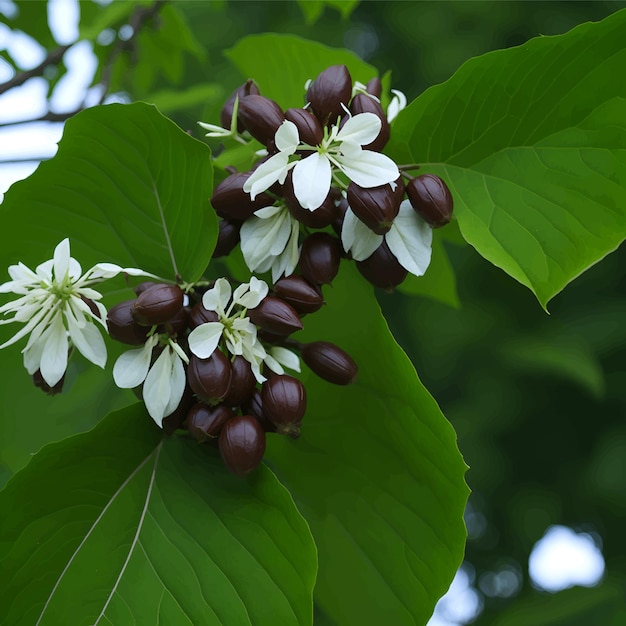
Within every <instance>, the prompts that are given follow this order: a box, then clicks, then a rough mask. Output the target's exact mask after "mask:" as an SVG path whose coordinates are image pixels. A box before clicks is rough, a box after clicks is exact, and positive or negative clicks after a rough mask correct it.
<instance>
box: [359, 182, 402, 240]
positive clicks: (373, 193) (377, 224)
mask: <svg viewBox="0 0 626 626" xmlns="http://www.w3.org/2000/svg"><path fill="white" fill-rule="evenodd" d="M395 183H396V185H395V189H392V188H391V185H390V184H386V185H381V186H380V187H369V188H365V187H359V185H357V184H356V183H355V182H351V183H350V185H349V186H348V204H349V205H350V208H351V209H352V210H353V211H354V214H355V215H356V216H357V217H358V218H359V219H360V220H361V221H362V222H363V223H364V224H365V225H366V226H367V227H368V228H369V229H370V230H373V231H374V232H375V233H376V234H377V235H384V234H385V233H388V232H389V230H390V229H391V225H392V224H393V220H395V219H396V216H397V215H398V211H399V210H400V203H401V202H402V198H403V197H404V185H403V184H402V179H401V178H400V177H398V178H397V180H396V181H395Z"/></svg>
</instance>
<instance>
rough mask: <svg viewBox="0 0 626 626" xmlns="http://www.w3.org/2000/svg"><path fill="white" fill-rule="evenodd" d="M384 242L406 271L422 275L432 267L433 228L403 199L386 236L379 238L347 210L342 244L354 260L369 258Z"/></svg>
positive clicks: (342, 231) (342, 230) (342, 232)
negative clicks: (429, 266) (430, 265)
mask: <svg viewBox="0 0 626 626" xmlns="http://www.w3.org/2000/svg"><path fill="white" fill-rule="evenodd" d="M383 238H384V240H385V241H386V242H387V245H388V246H389V249H390V250H391V252H392V254H393V255H394V256H395V257H396V259H398V263H400V265H402V267H404V268H405V269H406V270H408V271H409V272H411V274H415V276H423V275H424V273H425V272H426V270H427V269H428V265H429V264H430V256H431V246H432V241H433V231H432V228H431V227H430V226H429V225H428V224H427V223H426V222H425V221H424V220H423V219H422V218H421V217H420V216H419V215H418V214H417V213H416V212H415V211H414V210H413V207H412V206H411V203H410V202H409V201H408V200H404V201H403V202H402V203H401V204H400V210H399V212H398V215H397V216H396V219H395V220H394V221H393V224H392V225H391V230H390V231H389V232H388V233H387V234H386V235H377V234H376V233H374V232H373V231H371V230H370V229H369V227H368V226H366V225H365V224H364V223H363V222H362V221H361V220H360V219H359V218H358V217H357V216H356V215H355V214H354V212H353V211H352V209H350V208H348V209H347V211H346V214H345V217H344V221H343V227H342V229H341V242H342V243H343V247H344V249H345V250H346V252H350V253H351V254H352V258H353V259H354V260H355V261H364V260H365V259H367V258H368V257H370V256H371V255H372V254H373V253H374V251H375V250H376V249H377V248H378V247H379V246H380V244H381V243H382V242H383Z"/></svg>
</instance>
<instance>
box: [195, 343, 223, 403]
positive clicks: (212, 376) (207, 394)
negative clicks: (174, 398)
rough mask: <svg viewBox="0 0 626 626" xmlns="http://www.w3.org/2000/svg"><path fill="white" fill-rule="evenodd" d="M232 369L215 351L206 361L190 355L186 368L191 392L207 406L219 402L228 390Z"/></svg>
mask: <svg viewBox="0 0 626 626" xmlns="http://www.w3.org/2000/svg"><path fill="white" fill-rule="evenodd" d="M231 377H232V368H231V365H230V361H229V360H228V358H227V357H226V356H225V355H224V354H223V353H222V352H220V350H217V349H216V350H215V351H214V352H213V354H212V355H211V356H210V357H209V358H208V359H199V358H198V357H197V356H195V355H193V354H192V355H191V357H190V359H189V366H188V367H187V380H188V381H189V386H190V387H191V389H192V391H193V392H194V393H195V394H196V396H198V398H200V400H203V401H204V402H206V403H207V404H210V405H214V404H217V403H218V402H221V401H222V400H223V399H224V398H225V397H226V395H227V394H228V391H229V390H230V380H231Z"/></svg>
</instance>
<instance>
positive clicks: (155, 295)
mask: <svg viewBox="0 0 626 626" xmlns="http://www.w3.org/2000/svg"><path fill="white" fill-rule="evenodd" d="M184 296H185V294H184V293H183V290H182V289H181V288H180V287H179V286H178V285H165V284H159V285H154V286H152V287H149V288H148V289H146V290H145V291H142V292H141V293H140V294H139V296H138V297H137V299H136V300H135V303H134V304H133V307H132V309H131V313H132V315H133V317H134V318H135V321H137V322H138V323H139V324H141V325H142V326H153V325H155V324H163V322H168V321H169V320H171V319H172V318H173V317H175V316H176V315H177V314H178V313H179V311H180V310H181V309H182V308H183V299H184Z"/></svg>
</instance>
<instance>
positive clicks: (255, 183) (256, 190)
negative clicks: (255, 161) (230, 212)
mask: <svg viewBox="0 0 626 626" xmlns="http://www.w3.org/2000/svg"><path fill="white" fill-rule="evenodd" d="M288 163H289V154H287V153H286V152H279V153H278V154H275V155H274V156H272V157H270V158H269V159H268V160H267V161H265V162H264V163H261V165H259V167H257V168H256V169H255V170H254V172H252V175H251V176H250V178H248V180H246V182H245V183H244V185H243V190H244V191H245V192H246V193H249V194H250V198H251V199H252V200H254V199H255V198H256V197H257V196H258V195H259V194H260V193H263V192H264V191H267V190H268V189H269V188H270V187H271V186H272V185H273V184H274V183H275V182H276V181H279V182H281V184H282V183H283V182H284V181H285V178H286V176H287V172H288V171H289V167H288Z"/></svg>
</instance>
